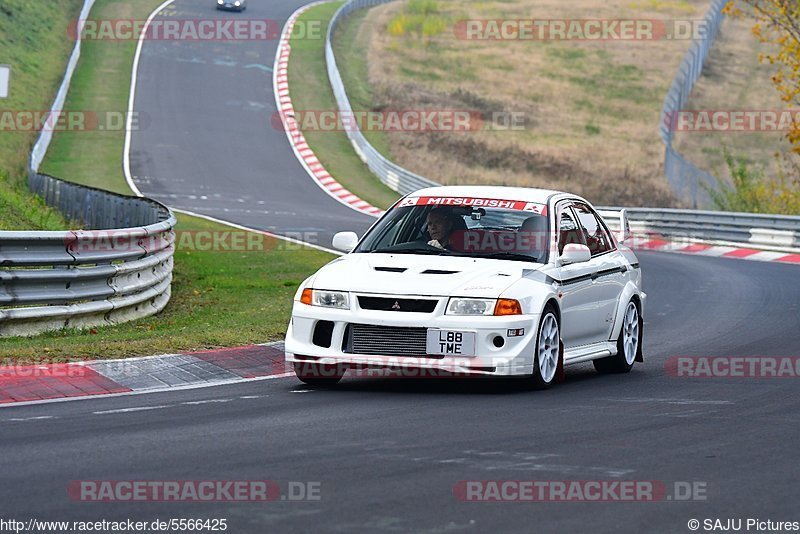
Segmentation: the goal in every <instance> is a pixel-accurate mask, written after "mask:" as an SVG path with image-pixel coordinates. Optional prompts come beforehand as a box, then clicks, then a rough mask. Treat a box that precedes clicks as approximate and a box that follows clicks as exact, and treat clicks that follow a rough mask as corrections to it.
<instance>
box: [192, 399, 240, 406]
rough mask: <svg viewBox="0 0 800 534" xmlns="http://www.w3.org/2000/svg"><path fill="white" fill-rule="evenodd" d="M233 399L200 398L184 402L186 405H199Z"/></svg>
mask: <svg viewBox="0 0 800 534" xmlns="http://www.w3.org/2000/svg"><path fill="white" fill-rule="evenodd" d="M232 400H233V399H206V400H199V401H187V402H182V403H181V404H183V405H184V406H199V405H201V404H215V403H223V402H231V401H232Z"/></svg>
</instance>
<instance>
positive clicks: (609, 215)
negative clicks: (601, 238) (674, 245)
mask: <svg viewBox="0 0 800 534" xmlns="http://www.w3.org/2000/svg"><path fill="white" fill-rule="evenodd" d="M621 209H622V208H599V211H600V215H602V216H603V218H604V219H605V220H606V222H607V223H608V225H609V227H611V228H612V229H613V230H617V229H618V228H619V212H620V210H621ZM625 211H626V213H627V214H628V220H629V221H630V223H631V230H632V231H633V232H634V233H635V234H656V235H662V236H666V237H670V238H685V239H688V240H695V241H702V242H711V243H735V244H738V245H746V246H748V247H751V248H756V249H763V250H774V251H782V252H789V253H792V252H797V251H799V250H800V217H798V216H790V215H765V214H759V213H733V212H725V211H700V210H678V209H667V208H625Z"/></svg>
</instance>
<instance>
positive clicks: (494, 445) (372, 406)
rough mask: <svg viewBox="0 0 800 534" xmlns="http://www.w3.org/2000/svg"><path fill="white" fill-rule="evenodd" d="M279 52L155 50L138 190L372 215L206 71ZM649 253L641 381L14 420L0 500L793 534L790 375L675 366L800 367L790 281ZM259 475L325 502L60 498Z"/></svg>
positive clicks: (32, 415)
mask: <svg viewBox="0 0 800 534" xmlns="http://www.w3.org/2000/svg"><path fill="white" fill-rule="evenodd" d="M208 4H209V2H206V1H199V2H195V1H188V0H181V1H179V2H178V4H177V5H178V8H179V9H180V10H185V12H186V14H187V16H191V15H192V14H194V15H196V16H215V12H214V11H213V10H211V8H210V7H208V8H207V6H208ZM300 4H301V2H295V3H291V2H267V1H259V0H250V8H249V9H248V11H247V12H246V15H247V16H250V17H257V16H258V17H264V18H276V19H280V20H283V19H285V18H287V17H288V16H289V14H290V13H291V11H292V10H293V9H295V8H296V7H297V6H299V5H300ZM218 16H230V15H228V14H222V13H221V14H219V15H218ZM217 46H219V49H217ZM274 49H275V43H272V42H271V43H267V44H265V43H263V42H261V43H258V42H256V43H245V44H236V45H234V44H222V45H210V44H199V43H185V42H181V43H150V44H148V45H147V46H146V47H145V54H144V56H143V58H142V64H141V66H142V70H141V75H140V78H139V88H138V91H139V93H138V95H139V96H138V99H137V107H138V108H139V109H141V110H143V111H147V112H148V113H149V114H150V115H151V116H152V117H153V119H154V120H153V125H152V127H151V128H149V129H147V130H145V131H142V132H139V133H138V134H137V135H136V136H135V137H134V155H135V157H134V159H133V161H134V163H135V165H134V174H136V175H137V176H139V179H138V183H139V184H140V186H141V188H142V192H143V193H144V194H146V195H153V196H156V197H157V198H160V199H163V200H165V201H166V202H168V203H169V204H170V205H172V206H176V207H181V208H186V209H192V210H194V211H198V212H200V213H206V214H208V215H211V216H215V217H220V218H225V219H228V220H231V221H234V222H237V223H240V224H246V225H248V226H254V227H258V228H263V229H269V230H273V231H279V232H288V231H297V230H298V229H309V230H308V231H315V232H319V233H320V235H324V236H329V235H330V234H331V233H332V232H334V231H336V230H340V229H350V228H354V227H359V228H362V229H363V228H364V226H366V224H368V223H369V222H370V220H369V219H368V218H367V217H366V216H361V215H359V214H358V213H356V212H354V211H353V210H351V209H349V208H347V207H345V206H342V205H340V204H338V203H337V202H335V201H334V200H332V199H330V198H329V197H328V196H327V195H326V194H325V193H323V192H322V191H320V190H319V189H318V188H317V186H316V185H315V184H314V183H313V182H312V181H311V179H310V178H308V177H307V176H306V175H305V172H304V171H303V169H302V168H301V167H300V165H299V164H298V163H296V162H295V160H294V155H293V154H292V152H291V151H290V149H289V146H288V143H287V142H286V139H285V136H284V134H283V133H282V132H279V131H274V130H272V129H271V128H270V127H269V124H268V121H267V118H266V117H267V115H268V114H269V113H271V112H272V110H273V109H274V101H273V99H272V95H271V83H270V80H269V73H267V72H263V71H260V70H258V69H249V71H242V70H236V71H231V70H230V69H232V68H233V67H222V66H215V65H213V59H214V58H216V57H220V58H222V57H226V58H229V60H236V61H239V62H241V61H244V58H247V61H248V62H249V63H252V62H258V63H262V64H265V65H271V64H272V57H271V54H272V53H273V52H274ZM254 54H257V55H258V57H257V58H256V57H255V55H254ZM193 57H194V58H198V59H199V60H202V61H204V63H200V62H199V61H196V62H192V61H189V60H190V59H191V58H193ZM184 59H185V60H186V61H184ZM226 69H227V70H226ZM233 102H238V103H239V104H237V105H234V104H233ZM247 102H258V103H260V104H261V105H263V106H264V108H263V109H262V108H259V110H258V111H256V110H254V109H250V108H249V107H247V106H246V105H245V103H247ZM145 176H146V177H147V178H146V179H145V178H143V177H145ZM189 195H194V196H196V197H197V198H198V199H199V196H198V195H204V196H206V197H207V199H206V200H203V201H202V202H201V201H200V200H197V199H192V198H190V196H189ZM239 199H242V202H239ZM259 201H263V202H264V204H259ZM226 209H227V210H228V211H224V210H226ZM259 210H261V211H259ZM359 225H360V226H359ZM301 231H303V230H301ZM639 257H640V260H641V265H642V269H643V271H644V275H645V282H644V283H645V291H646V292H647V293H648V307H647V309H646V310H645V318H646V324H645V345H644V348H645V362H644V364H637V365H636V366H635V367H634V370H633V371H632V373H631V374H629V375H621V376H620V375H614V376H602V375H599V374H596V373H595V372H594V370H593V368H592V367H591V365H580V366H575V367H570V368H568V369H567V377H566V381H565V382H563V383H560V384H557V385H556V386H555V387H554V388H552V389H551V390H549V391H545V392H532V391H528V390H526V389H525V388H524V387H522V385H521V384H520V383H519V382H516V381H515V382H510V381H495V380H477V379H469V380H466V379H462V380H455V379H453V380H444V379H442V380H433V379H420V380H409V379H396V380H390V379H376V378H349V377H346V378H345V379H344V380H343V381H342V383H341V384H340V386H339V387H337V388H336V389H333V390H314V389H311V388H308V387H305V386H304V385H302V384H301V383H300V382H299V381H297V380H296V379H294V378H280V379H273V380H265V381H259V382H249V383H244V384H237V385H228V386H220V387H212V388H205V389H194V390H185V391H174V392H166V393H155V394H149V395H134V396H123V397H113V398H97V399H91V400H82V401H75V402H58V403H50V404H41V405H34V406H18V407H9V408H3V409H0V425H1V426H0V428H2V438H1V439H0V472H1V473H2V483H1V484H0V503H2V508H3V509H4V510H6V511H9V512H10V511H13V514H14V516H15V517H16V518H17V519H27V518H32V517H35V518H40V519H46V518H50V519H54V520H93V521H94V520H99V519H107V520H114V519H127V518H131V519H139V520H146V521H152V520H154V519H156V518H158V519H163V520H168V519H170V518H226V519H227V521H228V525H229V526H228V531H229V532H233V533H239V532H253V533H261V532H273V531H275V532H286V531H296V532H304V531H310V530H315V531H324V532H374V531H378V530H386V531H390V532H451V531H469V532H487V531H490V532H588V531H591V532H689V529H688V528H687V522H688V521H689V520H690V519H699V520H700V521H702V520H703V519H706V518H721V519H723V520H727V519H728V518H741V519H744V520H746V519H747V518H754V519H762V520H767V519H771V520H773V521H778V520H784V521H797V520H799V519H800V517H798V514H800V508H798V505H797V480H798V479H800V462H798V459H799V458H798V457H799V456H800V454H799V453H798V448H797V444H798V442H800V395H798V391H800V390H799V389H798V378H773V379H770V378H760V379H753V378H714V379H711V378H685V377H676V376H673V375H672V374H670V373H669V372H668V371H667V370H666V369H665V364H666V363H667V361H668V360H669V358H671V357H675V356H798V355H800V335H798V332H800V309H799V306H800V284H799V283H798V281H800V271H799V270H798V268H797V266H794V265H782V264H775V263H761V262H755V261H753V262H750V261H746V260H734V259H715V258H704V257H700V256H689V255H686V256H684V255H679V254H668V253H652V252H651V253H646V252H642V253H639ZM287 305H288V303H287ZM259 479H268V480H274V481H277V482H278V483H279V484H280V485H281V486H282V488H284V489H285V488H286V487H287V485H288V484H289V482H314V483H319V491H320V493H319V497H320V499H319V500H306V501H301V502H294V501H291V500H276V501H275V502H268V503H186V502H183V503H165V502H134V503H119V502H117V503H102V502H100V503H86V502H76V501H74V500H72V499H70V498H69V497H68V495H67V487H68V485H69V483H70V481H72V480H259ZM471 480H472V481H474V480H540V481H571V480H584V481H587V480H619V481H626V480H635V481H657V482H659V483H660V484H663V485H664V486H666V488H667V490H668V494H669V495H670V496H673V497H675V498H673V499H671V500H669V499H666V498H665V499H664V500H663V501H660V502H602V503H601V502H551V503H525V502H516V503H503V502H496V503H493V502H462V501H461V500H459V499H458V498H457V497H456V494H457V493H458V492H455V494H454V488H456V487H457V485H458V484H459V482H460V481H471ZM675 482H678V483H687V482H688V483H697V487H702V488H704V489H705V494H704V495H698V496H704V497H705V498H704V499H697V500H689V501H683V500H679V499H678V498H677V497H678V495H677V494H676V493H675V492H674V491H673V488H674V483H675ZM7 514H8V513H7ZM7 514H6V515H7Z"/></svg>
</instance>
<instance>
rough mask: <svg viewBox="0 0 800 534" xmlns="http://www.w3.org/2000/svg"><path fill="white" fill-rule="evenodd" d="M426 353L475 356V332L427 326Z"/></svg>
mask: <svg viewBox="0 0 800 534" xmlns="http://www.w3.org/2000/svg"><path fill="white" fill-rule="evenodd" d="M426 345H427V347H426V350H427V352H428V354H437V355H444V356H475V332H461V331H457V330H439V329H437V328H428V338H427V343H426Z"/></svg>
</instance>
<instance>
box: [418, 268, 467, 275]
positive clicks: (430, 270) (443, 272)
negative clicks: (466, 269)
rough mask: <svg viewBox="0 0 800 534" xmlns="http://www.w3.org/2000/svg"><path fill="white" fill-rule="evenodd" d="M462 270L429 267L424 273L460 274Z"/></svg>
mask: <svg viewBox="0 0 800 534" xmlns="http://www.w3.org/2000/svg"><path fill="white" fill-rule="evenodd" d="M460 272H461V271H442V270H440V269H428V270H427V271H422V274H458V273H460Z"/></svg>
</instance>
